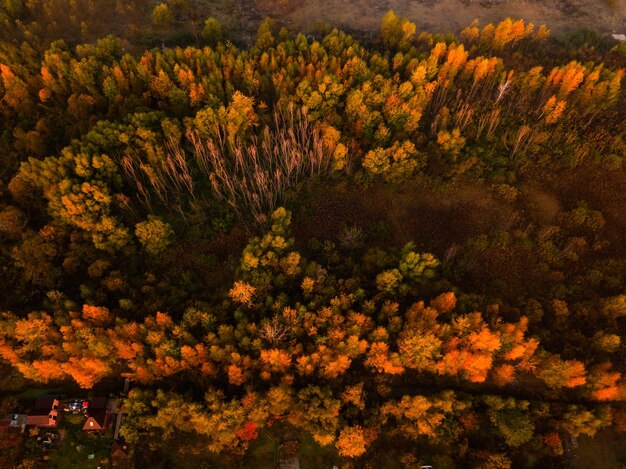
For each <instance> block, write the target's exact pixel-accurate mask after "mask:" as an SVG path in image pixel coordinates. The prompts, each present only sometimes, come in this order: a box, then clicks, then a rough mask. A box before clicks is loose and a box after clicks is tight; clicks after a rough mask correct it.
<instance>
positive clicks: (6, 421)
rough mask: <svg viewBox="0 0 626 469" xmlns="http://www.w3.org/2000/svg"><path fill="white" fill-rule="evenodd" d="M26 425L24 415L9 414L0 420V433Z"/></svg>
mask: <svg viewBox="0 0 626 469" xmlns="http://www.w3.org/2000/svg"><path fill="white" fill-rule="evenodd" d="M25 424H26V415H22V414H10V415H7V416H6V417H4V418H3V419H1V420H0V431H2V430H6V429H10V428H22V426H23V425H25Z"/></svg>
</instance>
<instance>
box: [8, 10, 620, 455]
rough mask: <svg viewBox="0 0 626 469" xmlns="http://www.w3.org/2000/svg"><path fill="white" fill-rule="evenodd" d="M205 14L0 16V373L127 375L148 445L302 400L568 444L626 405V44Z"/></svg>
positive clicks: (451, 428)
mask: <svg viewBox="0 0 626 469" xmlns="http://www.w3.org/2000/svg"><path fill="white" fill-rule="evenodd" d="M11 5H13V6H12V7H11V8H10V9H7V12H6V13H3V15H4V16H3V17H2V18H3V21H4V26H3V27H5V28H8V29H7V30H9V29H11V28H17V26H16V25H18V23H17V22H16V18H20V17H21V18H26V16H24V15H27V12H26V13H25V11H24V10H23V7H20V6H19V5H18V4H17V3H16V4H15V5H14V4H13V3H11ZM161 5H163V6H162V7H161V6H160V5H159V6H158V7H157V8H155V9H154V12H153V15H152V19H153V21H154V23H155V24H156V25H165V24H167V23H168V22H171V21H173V17H172V13H171V12H170V11H169V9H168V7H167V5H166V4H161ZM20 15H22V16H20ZM202 24H203V28H204V29H203V30H202V34H201V35H200V36H199V37H198V41H199V42H198V43H197V44H194V45H189V46H185V47H161V48H146V49H145V50H140V51H129V50H128V47H127V46H128V44H127V43H126V41H125V40H121V39H118V38H116V37H113V36H107V37H103V38H101V39H99V40H97V41H94V42H89V43H84V44H78V43H74V42H71V41H69V40H68V41H67V42H66V41H64V40H57V41H53V42H49V41H48V42H46V41H45V40H44V39H43V38H44V33H43V32H37V31H36V30H33V34H32V35H31V36H29V35H27V34H23V36H21V35H18V34H17V32H16V30H15V29H11V30H12V31H13V33H12V34H14V37H16V38H17V37H19V41H2V42H0V129H2V133H1V135H0V158H1V160H0V242H1V244H0V248H1V249H0V262H1V264H0V265H1V269H0V285H1V287H0V288H1V293H0V370H1V372H2V373H3V375H6V376H9V377H11V378H12V379H14V380H21V381H20V382H21V383H23V386H24V387H27V386H29V383H45V384H46V385H50V386H53V385H54V386H55V387H59V386H60V387H62V386H71V385H72V383H75V384H76V385H78V386H79V387H81V388H83V389H85V390H90V389H97V387H98V385H99V383H101V382H103V381H105V380H107V379H110V378H115V377H120V376H122V377H128V378H130V380H131V381H132V382H133V387H132V389H131V391H130V393H129V395H128V397H127V399H126V402H125V409H126V411H127V413H128V417H127V418H126V419H125V421H124V425H123V426H122V430H121V433H122V435H123V437H124V438H125V439H126V441H128V442H130V443H132V444H135V445H136V446H137V448H139V449H138V455H139V456H138V457H139V458H143V459H142V461H143V462H144V463H145V464H153V463H154V464H156V463H155V462H154V461H158V460H159V458H165V459H164V460H167V457H168V456H167V455H171V454H176V453H180V454H188V455H190V454H197V453H194V451H196V450H194V447H197V448H202V451H206V452H208V453H213V454H218V455H220V456H221V457H223V458H225V459H224V461H229V462H228V463H227V462H223V464H225V465H226V464H231V463H232V464H234V465H236V464H243V463H242V461H245V457H246V453H247V452H248V451H249V450H250V447H251V446H254V444H255V441H257V440H258V439H259V438H261V436H262V435H263V434H265V435H267V434H270V435H271V434H274V435H276V434H279V433H280V432H281V431H283V430H284V429H285V428H288V429H290V431H297V432H299V434H301V435H307V436H308V437H310V438H312V440H313V442H314V443H311V444H314V445H316V447H317V448H318V449H319V448H320V447H321V448H333V449H332V451H334V452H335V453H334V454H336V455H337V457H339V458H341V460H342V461H344V462H345V464H356V465H355V466H354V467H361V466H358V464H365V463H366V462H367V463H371V464H374V465H376V461H384V460H389V461H394V462H393V463H392V464H395V466H390V467H415V464H417V463H418V462H424V461H425V460H426V459H428V461H431V462H432V460H433V458H434V460H436V461H439V463H440V464H441V465H442V466H443V465H444V464H448V465H452V466H451V467H454V465H458V466H459V467H510V466H511V464H515V465H525V466H530V465H533V464H535V465H538V467H541V466H543V467H546V466H547V465H550V464H556V463H559V462H562V461H563V459H562V458H563V457H564V455H567V453H568V451H570V449H571V447H572V443H571V442H572V439H575V438H577V437H578V436H579V435H588V436H594V435H595V434H596V433H597V432H598V431H600V430H601V429H609V428H610V429H612V431H616V432H621V431H624V430H625V429H626V413H625V411H624V410H625V409H624V407H623V401H624V400H625V399H626V380H625V379H624V375H623V374H624V373H625V372H626V370H625V369H624V357H625V355H624V350H623V348H622V344H621V336H622V334H623V331H624V327H625V324H624V322H623V317H624V316H626V290H625V285H626V282H625V280H626V279H625V277H626V251H625V250H624V246H625V245H626V243H624V233H625V232H626V231H625V230H626V224H625V220H624V217H623V213H624V212H623V210H624V209H626V204H625V202H624V198H623V190H624V189H626V174H625V172H624V168H625V162H626V141H625V139H626V94H625V93H624V92H623V90H622V85H623V82H624V73H625V68H626V48H625V47H624V45H623V44H622V45H620V44H618V43H616V42H615V43H614V42H610V41H604V42H597V43H595V44H589V43H588V42H585V43H583V44H578V43H576V41H574V40H573V39H572V38H570V39H569V42H568V41H566V40H564V39H563V38H552V37H550V34H549V31H548V28H547V27H546V26H544V25H541V26H539V25H533V24H530V23H527V22H525V21H524V20H521V19H520V20H513V19H505V20H504V21H502V22H501V23H499V24H487V25H479V24H477V23H473V24H471V25H470V26H468V27H466V28H465V29H463V30H462V31H460V32H459V34H458V35H456V36H454V35H450V34H448V35H445V36H443V35H433V34H430V33H420V32H419V31H418V30H417V28H416V25H415V24H413V23H412V22H411V21H409V20H408V19H406V18H400V17H398V16H396V15H395V14H394V13H393V12H389V13H387V14H386V15H385V16H384V18H383V19H382V24H381V28H380V34H379V36H378V37H377V38H376V39H375V40H374V41H371V42H363V41H359V40H358V39H357V38H355V37H352V36H351V35H349V34H347V33H345V32H342V31H340V30H337V29H334V30H332V31H331V32H329V33H328V34H326V35H325V36H324V37H318V38H314V37H306V36H305V35H303V34H299V33H297V32H295V33H294V32H291V31H288V30H287V29H285V28H281V27H279V26H278V25H277V24H276V23H275V22H273V21H271V20H266V21H264V22H263V23H262V24H261V26H260V27H259V30H258V34H257V37H256V40H255V42H254V43H253V44H250V45H249V46H242V47H238V46H236V45H235V44H234V43H233V42H231V41H229V40H227V37H228V31H227V30H226V29H225V28H224V29H223V28H222V26H221V25H220V23H219V22H218V21H217V20H215V19H213V18H209V19H207V20H206V21H205V22H204V23H202ZM22 33H23V31H22ZM38 34H39V36H38ZM18 376H19V377H21V378H18ZM0 390H2V391H4V389H2V388H0ZM7 390H9V389H7ZM263 432H265V433H263ZM155 441H158V442H161V443H162V444H161V445H160V446H159V447H157V446H156V445H155V444H154V442H155ZM390 442H393V444H390ZM425 458H426V459H425ZM172 464H174V463H172ZM155 467H157V466H155ZM172 467H177V466H172ZM180 467H184V466H180ZM185 467H186V466H185ZM346 467H351V466H346Z"/></svg>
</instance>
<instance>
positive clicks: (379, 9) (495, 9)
mask: <svg viewBox="0 0 626 469" xmlns="http://www.w3.org/2000/svg"><path fill="white" fill-rule="evenodd" d="M609 2H611V0H551V1H549V2H546V1H543V0H317V1H310V0H287V1H286V4H284V5H281V4H280V3H279V1H278V0H255V1H254V3H255V4H256V6H257V8H258V9H259V11H260V12H261V13H262V14H264V15H270V16H272V17H274V18H277V19H280V20H281V21H282V22H285V23H286V24H288V26H289V27H290V28H291V29H297V30H304V31H307V32H313V31H315V29H316V26H317V24H318V23H319V22H323V23H327V24H329V25H331V26H338V27H342V28H344V29H348V30H358V31H377V30H378V28H379V25H380V21H381V19H382V16H383V15H384V14H385V12H386V11H387V10H389V9H392V10H394V11H395V12H396V13H397V14H398V15H401V16H406V17H408V18H410V19H411V20H412V21H413V22H415V24H416V25H417V29H418V31H428V32H433V33H435V32H436V33H447V32H453V33H455V32H458V31H459V30H460V29H462V28H464V27H465V26H467V25H468V24H469V23H471V22H472V20H474V19H477V20H479V21H480V23H481V24H487V23H489V22H498V21H501V20H502V19H504V18H506V17H507V16H508V17H512V18H524V19H526V20H527V21H529V22H532V23H534V24H536V25H539V24H543V23H545V24H546V25H547V26H548V27H549V28H550V30H551V31H553V32H566V31H571V30H574V29H577V28H579V27H589V28H594V29H597V30H599V31H601V32H605V33H626V0H612V4H613V6H610V5H609Z"/></svg>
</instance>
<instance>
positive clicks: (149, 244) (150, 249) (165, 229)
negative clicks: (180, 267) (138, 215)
mask: <svg viewBox="0 0 626 469" xmlns="http://www.w3.org/2000/svg"><path fill="white" fill-rule="evenodd" d="M135 235H136V236H137V239H139V242H140V243H141V245H142V246H143V248H144V249H145V250H146V252H147V253H148V254H150V255H152V256H157V255H159V254H161V253H162V252H163V251H165V250H166V249H167V247H168V246H169V245H170V243H171V242H172V237H173V236H174V231H173V230H172V228H171V226H170V225H169V224H167V223H165V222H164V221H163V220H161V219H160V218H159V217H157V216H154V215H148V220H146V221H142V222H139V223H137V224H136V225H135Z"/></svg>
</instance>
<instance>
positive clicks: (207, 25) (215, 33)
mask: <svg viewBox="0 0 626 469" xmlns="http://www.w3.org/2000/svg"><path fill="white" fill-rule="evenodd" d="M202 39H204V41H205V42H206V43H207V44H208V45H209V46H211V47H214V46H216V45H217V43H218V42H220V41H221V40H222V25H221V24H220V22H219V21H218V20H216V19H215V18H207V19H206V20H205V21H204V28H202Z"/></svg>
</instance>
